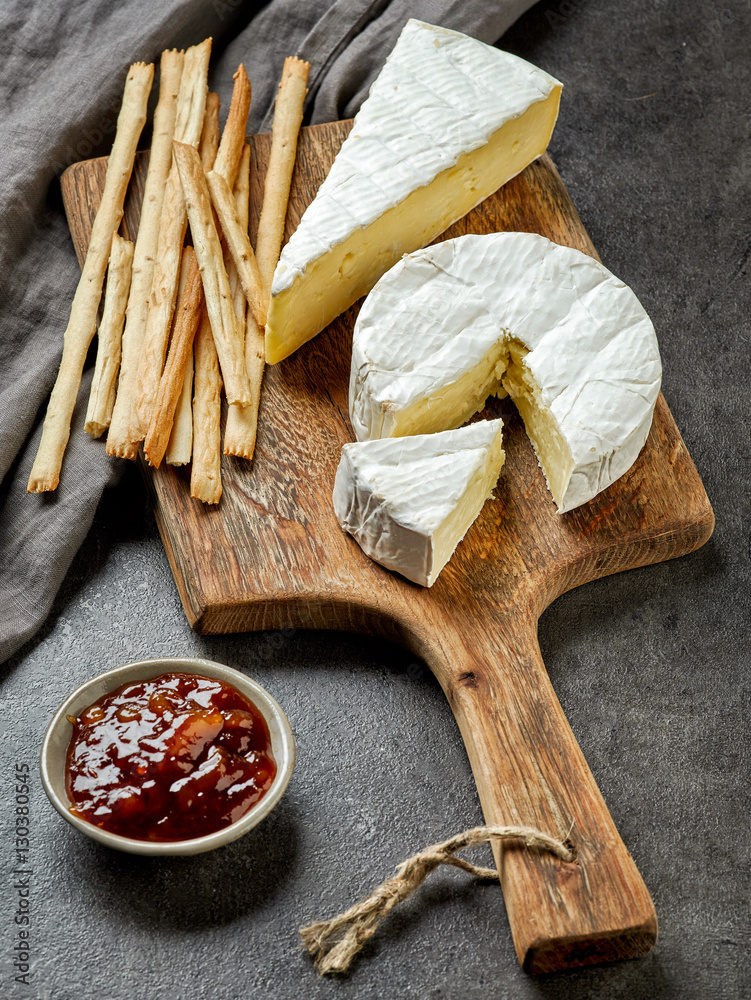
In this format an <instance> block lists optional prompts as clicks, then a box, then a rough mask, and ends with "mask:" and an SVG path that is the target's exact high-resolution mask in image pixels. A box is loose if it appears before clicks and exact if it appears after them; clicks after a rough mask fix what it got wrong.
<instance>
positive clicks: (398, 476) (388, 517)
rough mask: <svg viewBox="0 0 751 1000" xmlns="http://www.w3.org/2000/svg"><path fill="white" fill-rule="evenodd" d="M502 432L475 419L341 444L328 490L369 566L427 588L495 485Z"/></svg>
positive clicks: (499, 426)
mask: <svg viewBox="0 0 751 1000" xmlns="http://www.w3.org/2000/svg"><path fill="white" fill-rule="evenodd" d="M501 429H502V421H501V420H481V421H479V422H477V423H474V424H470V425H469V426H467V427H461V428H459V429H458V430H451V431H444V432H443V433H442V434H420V435H417V436H416V437H409V438H398V439H395V438H390V439H385V440H382V441H363V442H354V443H353V444H345V445H344V447H343V448H342V457H341V461H340V463H339V468H338V469H337V472H336V481H335V483H334V497H333V499H334V510H335V512H336V516H337V518H338V519H339V523H340V524H341V526H342V527H343V528H344V529H345V531H348V532H349V533H350V534H351V535H352V536H353V537H354V538H355V539H356V541H357V542H358V544H359V545H360V547H361V548H362V550H363V551H364V552H365V554H366V555H368V556H370V558H371V559H374V560H375V561H376V562H378V563H380V564H381V565H382V566H385V567H386V568H387V569H393V570H396V571H397V573H401V574H402V576H406V577H407V579H408V580H412V581H413V582H414V583H419V584H422V586H423V587H430V586H432V584H433V583H434V582H435V579H436V577H437V576H438V574H439V573H440V572H441V570H442V569H443V567H444V566H445V565H446V563H447V562H448V560H449V559H450V558H451V555H452V553H453V551H454V549H455V548H456V546H457V545H458V544H459V542H460V541H461V540H462V538H463V537H464V535H465V534H466V532H467V529H468V528H469V526H470V525H471V524H472V522H473V521H474V520H475V518H476V517H477V515H478V514H479V513H480V511H481V510H482V506H483V504H484V503H485V501H486V500H487V498H488V497H489V496H490V493H491V490H492V489H493V487H494V486H495V484H496V480H497V479H498V473H499V472H500V471H501V466H502V465H503V461H504V457H505V456H504V453H503V448H502V445H501Z"/></svg>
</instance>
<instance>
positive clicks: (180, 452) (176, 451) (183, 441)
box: [164, 313, 203, 465]
mask: <svg viewBox="0 0 751 1000" xmlns="http://www.w3.org/2000/svg"><path fill="white" fill-rule="evenodd" d="M201 315H203V313H202V314H201ZM192 454H193V352H192V351H189V352H188V363H187V365H186V366H185V378H184V379H183V391H182V392H181V393H180V399H179V401H178V403H177V409H176V410H175V419H174V421H173V422H172V433H171V434H170V436H169V444H168V445H167V451H166V452H165V454H164V458H165V461H166V462H167V465H187V464H188V462H189V461H190V459H191V455H192Z"/></svg>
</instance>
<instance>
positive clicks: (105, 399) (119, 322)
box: [84, 233, 133, 438]
mask: <svg viewBox="0 0 751 1000" xmlns="http://www.w3.org/2000/svg"><path fill="white" fill-rule="evenodd" d="M132 265H133V244H132V243H130V242H129V241H128V240H124V239H122V238H121V237H120V236H118V235H117V233H115V234H114V235H113V237H112V250H111V252H110V262H109V269H108V271H107V284H106V286H105V292H104V312H103V313H102V321H101V323H100V324H99V343H98V344H97V351H96V365H95V366H94V378H93V379H92V381H91V392H90V394H89V406H88V409H87V410H86V423H85V424H84V430H85V431H86V433H87V434H90V435H91V436H92V437H94V438H98V437H99V436H100V435H101V434H102V433H103V432H104V431H105V430H106V429H107V428H108V427H109V425H110V421H111V419H112V409H113V407H114V405H115V390H116V388H117V373H118V370H119V368H120V354H121V342H122V336H123V325H124V323H125V307H126V305H127V304H128V291H129V289H130V273H131V268H132Z"/></svg>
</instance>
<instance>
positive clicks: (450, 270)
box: [349, 233, 662, 512]
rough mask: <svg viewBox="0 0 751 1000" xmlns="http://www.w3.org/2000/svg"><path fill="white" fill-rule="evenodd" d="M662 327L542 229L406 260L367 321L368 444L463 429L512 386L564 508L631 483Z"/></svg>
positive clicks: (475, 239) (597, 267)
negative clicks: (623, 479)
mask: <svg viewBox="0 0 751 1000" xmlns="http://www.w3.org/2000/svg"><path fill="white" fill-rule="evenodd" d="M661 373H662V370H661V365H660V354H659V349H658V346H657V338H656V336H655V332H654V328H653V326H652V323H651V322H650V319H649V317H648V316H647V314H646V312H645V311H644V308H643V307H642V306H641V304H640V303H639V300H638V299H637V298H636V296H635V295H634V293H633V292H632V291H631V289H630V288H628V287H627V286H626V285H624V284H623V282H621V281H619V280H618V278H616V277H614V276H613V275H612V274H611V273H610V271H608V270H607V269H606V268H605V267H603V266H602V264H599V263H598V262H597V261H596V260H593V259H592V258H591V257H589V256H587V255H586V254H584V253H581V252H580V251H578V250H573V249H571V248H570V247H563V246H559V245H558V244H556V243H551V242H550V240H547V239H545V238H544V237H542V236H536V235H534V234H531V233H491V234H489V235H485V236H474V235H469V236H462V237H459V238H458V239H455V240H447V241H446V242H444V243H439V244H437V245H435V246H432V247H428V248H427V249H425V250H420V251H418V252H417V253H414V254H410V255H409V256H407V257H404V259H403V260H401V261H400V262H399V263H398V264H397V265H395V266H394V267H393V268H392V269H391V270H390V271H389V272H388V273H387V274H386V275H384V277H383V278H381V280H380V281H379V282H378V284H377V285H376V286H375V288H374V289H373V291H372V292H371V293H370V295H369V296H368V298H367V299H366V300H365V303H364V304H363V307H362V309H361V310H360V314H359V317H358V320H357V323H356V325H355V331H354V337H353V345H352V370H351V378H350V397H349V400H350V417H351V420H352V426H353V428H354V431H355V435H356V437H357V438H358V439H359V440H361V441H362V440H366V439H369V438H387V437H401V436H403V435H412V434H425V433H429V432H431V431H442V430H446V429H447V428H450V427H458V426H460V425H461V424H463V423H464V422H465V421H467V420H468V419H469V418H470V417H471V416H472V414H473V413H476V412H477V411H478V410H480V409H481V408H482V406H483V405H484V403H485V400H486V399H487V397H488V396H489V395H491V394H493V393H496V394H497V393H499V392H500V391H502V390H504V389H505V390H506V391H507V392H508V393H509V395H510V396H511V397H512V399H513V400H514V402H515V404H516V406H517V409H518V410H519V412H520V414H521V416H522V419H523V420H524V425H525V428H526V430H527V433H528V435H529V437H530V439H531V441H532V444H533V446H534V448H535V451H536V453H537V457H538V459H539V462H540V465H541V466H542V469H543V471H544V473H545V476H546V479H547V482H548V486H549V488H550V491H551V493H552V494H553V498H554V500H555V502H556V504H557V505H558V509H559V511H561V512H563V511H568V510H571V509H572V508H574V507H577V506H579V505H580V504H583V503H586V502H587V501H588V500H591V499H592V497H594V496H595V495H596V494H597V493H599V492H600V491H601V490H604V489H605V488H606V487H607V486H609V485H610V484H611V483H612V482H614V481H615V480H616V479H618V478H619V477H620V476H622V475H623V474H624V473H625V472H626V471H627V470H628V469H629V468H630V467H631V465H632V464H633V462H634V461H635V460H636V457H637V456H638V454H639V452H640V450H641V448H642V446H643V444H644V442H645V441H646V439H647V434H648V433H649V428H650V426H651V423H652V415H653V412H654V408H655V403H656V401H657V396H658V394H659V391H660V380H661Z"/></svg>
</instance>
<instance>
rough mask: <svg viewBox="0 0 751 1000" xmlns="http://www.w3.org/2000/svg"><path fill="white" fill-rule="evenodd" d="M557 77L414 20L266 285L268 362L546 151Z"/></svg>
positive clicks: (297, 344) (310, 333) (556, 98)
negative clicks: (269, 286)
mask: <svg viewBox="0 0 751 1000" xmlns="http://www.w3.org/2000/svg"><path fill="white" fill-rule="evenodd" d="M560 92H561V84H560V83H559V82H558V81H557V80H555V79H553V77H551V76H549V75H548V74H547V73H544V72H543V71H542V70H540V69H537V68H536V67H535V66H532V65H531V64H530V63H528V62H525V61H524V60H523V59H519V58H518V57H516V56H513V55H510V54H509V53H508V52H502V51H501V50H500V49H496V48H493V47H492V46H490V45H485V44H484V43H483V42H479V41H477V40H476V39H474V38H468V37H467V36H466V35H462V34H460V33H459V32H457V31H448V30H446V29H444V28H437V27H434V26H433V25H430V24H424V23H423V22H422V21H415V20H410V21H408V22H407V24H406V25H405V27H404V30H403V31H402V33H401V35H400V36H399V39H398V41H397V43H396V46H395V47H394V49H393V51H392V53H391V55H390V56H389V58H388V59H387V61H386V64H385V66H384V68H383V70H382V71H381V73H380V75H379V76H378V78H377V79H376V81H375V82H374V84H373V86H372V88H371V90H370V94H369V96H368V98H367V100H366V101H365V102H364V103H363V104H362V106H361V108H360V111H359V113H358V114H357V117H356V118H355V121H354V125H353V127H352V131H351V133H350V134H349V136H348V138H347V139H346V140H345V142H344V144H343V145H342V147H341V150H340V151H339V154H338V155H337V157H336V159H335V160H334V163H333V165H332V167H331V170H330V172H329V174H328V176H327V177H326V179H325V180H324V182H323V184H322V185H321V187H320V189H319V191H318V194H317V195H316V197H315V199H314V200H313V202H312V203H311V204H310V206H309V208H308V209H307V211H306V212H305V214H304V215H303V217H302V219H301V220H300V224H299V226H298V227H297V230H296V231H295V232H294V233H293V235H292V237H291V239H290V241H289V242H288V243H287V245H286V246H285V248H284V250H283V252H282V255H281V258H280V260H279V264H278V266H277V269H276V272H275V274H274V280H273V285H272V289H271V303H270V307H269V313H268V322H267V326H266V360H267V361H269V362H270V363H271V364H273V363H275V362H277V361H281V360H282V358H285V357H287V355H289V354H291V353H292V352H293V351H294V350H296V349H297V348H298V347H300V345H301V344H303V343H305V341H307V340H310V338H311V337H313V336H315V335H316V334H317V333H319V332H320V331H321V330H322V329H323V328H324V327H326V326H327V325H328V324H329V323H330V322H331V321H332V320H333V319H334V318H335V317H336V316H338V315H339V313H341V312H343V311H344V310H345V309H347V308H348V307H349V306H350V305H352V303H353V302H355V301H356V300H357V299H358V298H360V296H362V295H365V294H366V293H367V292H368V291H370V289H371V288H372V287H373V285H374V284H375V283H376V281H377V280H378V279H379V278H380V276H381V275H382V274H384V273H385V272H386V271H387V270H388V269H389V268H390V267H391V266H392V264H394V263H395V262H396V261H397V260H399V258H400V257H401V256H402V254H405V253H410V252H411V251H413V250H417V249H418V248H420V247H423V246H426V245H427V244H428V243H430V242H431V240H433V239H434V238H435V237H436V236H438V235H439V234H440V233H442V232H443V231H444V230H445V229H447V228H448V226H450V225H451V224H452V223H453V222H455V221H456V220H457V219H459V218H461V217H462V216H463V215H465V214H466V213H467V212H468V211H469V210H470V209H471V208H473V207H474V206H475V205H477V204H479V202H481V201H483V199H485V198H487V197H488V195H490V194H492V193H493V191H495V190H497V189H498V188H499V187H500V186H501V185H502V184H505V183H506V181H508V180H510V178H512V177H513V176H514V175H515V174H518V173H519V172H520V171H521V170H523V169H524V168H525V167H526V166H527V165H528V164H529V163H531V162H532V160H534V159H535V158H536V157H538V156H540V155H541V154H542V153H543V152H544V151H545V149H546V147H547V145H548V142H549V140H550V135H551V133H552V131H553V126H554V125H555V120H556V117H557V114H558V104H559V100H560Z"/></svg>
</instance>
